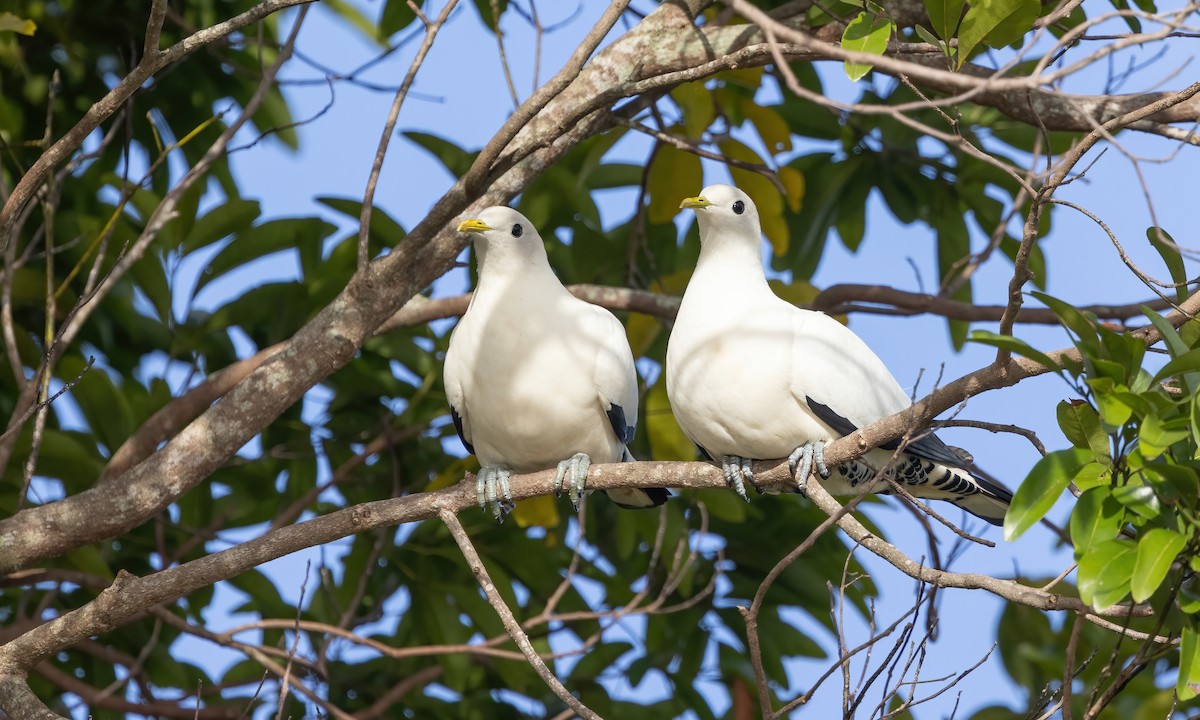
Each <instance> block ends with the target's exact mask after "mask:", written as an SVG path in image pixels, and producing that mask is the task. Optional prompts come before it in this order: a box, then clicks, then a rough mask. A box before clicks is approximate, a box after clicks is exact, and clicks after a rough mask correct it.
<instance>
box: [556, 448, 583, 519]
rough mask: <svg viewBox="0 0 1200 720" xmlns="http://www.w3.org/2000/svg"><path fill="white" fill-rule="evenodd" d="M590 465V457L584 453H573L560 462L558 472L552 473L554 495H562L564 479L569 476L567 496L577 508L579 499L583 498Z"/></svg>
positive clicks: (577, 508)
mask: <svg viewBox="0 0 1200 720" xmlns="http://www.w3.org/2000/svg"><path fill="white" fill-rule="evenodd" d="M591 466H592V459H591V458H590V457H588V456H587V454H586V453H575V454H574V455H572V456H571V457H569V458H567V459H566V460H563V461H562V462H560V463H559V464H558V472H557V473H556V474H555V475H554V497H561V496H562V489H563V485H564V481H565V480H566V479H567V478H568V477H569V478H570V481H571V485H570V487H568V488H567V497H568V498H570V499H571V505H573V506H574V507H575V509H576V510H579V501H580V500H581V499H582V498H583V491H584V487H585V486H586V485H587V474H588V468H589V467H591Z"/></svg>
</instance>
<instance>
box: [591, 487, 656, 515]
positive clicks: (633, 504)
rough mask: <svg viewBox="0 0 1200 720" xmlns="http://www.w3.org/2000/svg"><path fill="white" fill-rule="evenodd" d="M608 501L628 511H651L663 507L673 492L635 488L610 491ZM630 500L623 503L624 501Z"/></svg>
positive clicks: (607, 492) (607, 493)
mask: <svg viewBox="0 0 1200 720" xmlns="http://www.w3.org/2000/svg"><path fill="white" fill-rule="evenodd" d="M605 494H606V495H608V499H609V500H612V501H613V504H614V505H616V506H617V507H619V508H624V509H626V510H649V509H651V508H656V507H658V506H659V505H662V504H663V503H665V502H666V501H667V499H668V498H670V497H671V491H670V490H667V489H666V488H634V489H630V490H626V489H621V490H608V491H606V492H605ZM623 499H625V500H628V502H623V501H622V500H623Z"/></svg>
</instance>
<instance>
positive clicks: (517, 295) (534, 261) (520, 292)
mask: <svg viewBox="0 0 1200 720" xmlns="http://www.w3.org/2000/svg"><path fill="white" fill-rule="evenodd" d="M539 249H540V248H539ZM478 257H479V282H478V283H477V284H476V286H475V297H479V296H485V297H486V296H492V297H493V299H494V300H495V301H496V302H520V301H522V300H525V299H535V300H536V299H538V298H542V299H544V298H545V297H547V296H552V295H554V294H557V293H559V292H562V293H565V292H566V290H565V289H564V288H563V286H562V283H561V282H559V280H558V277H557V276H556V275H555V274H554V271H553V270H551V269H550V261H549V260H548V259H547V258H546V254H545V252H544V251H543V252H542V253H540V254H536V253H535V254H533V255H530V254H518V253H515V252H504V251H501V252H496V251H495V250H493V251H491V252H481V253H479V256H478Z"/></svg>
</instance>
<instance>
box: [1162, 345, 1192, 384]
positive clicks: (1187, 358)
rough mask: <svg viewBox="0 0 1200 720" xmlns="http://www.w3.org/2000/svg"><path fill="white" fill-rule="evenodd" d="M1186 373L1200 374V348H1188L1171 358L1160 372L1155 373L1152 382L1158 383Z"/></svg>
mask: <svg viewBox="0 0 1200 720" xmlns="http://www.w3.org/2000/svg"><path fill="white" fill-rule="evenodd" d="M1186 373H1197V374H1200V348H1197V349H1195V350H1188V351H1187V352H1185V353H1183V354H1182V355H1179V356H1176V357H1174V358H1172V359H1171V360H1169V361H1168V362H1167V364H1166V365H1163V366H1162V368H1161V369H1160V370H1159V371H1158V372H1156V373H1154V379H1153V380H1151V384H1152V385H1157V384H1158V383H1160V382H1162V381H1163V380H1166V379H1167V378H1170V377H1176V376H1183V375H1184V374H1186Z"/></svg>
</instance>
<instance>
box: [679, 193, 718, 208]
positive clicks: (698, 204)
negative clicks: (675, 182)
mask: <svg viewBox="0 0 1200 720" xmlns="http://www.w3.org/2000/svg"><path fill="white" fill-rule="evenodd" d="M706 207H712V203H710V202H709V201H708V200H705V199H704V197H703V196H701V195H697V196H696V197H690V198H684V199H683V202H681V203H679V209H680V210H682V209H684V208H691V209H693V210H702V209H703V208H706Z"/></svg>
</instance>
